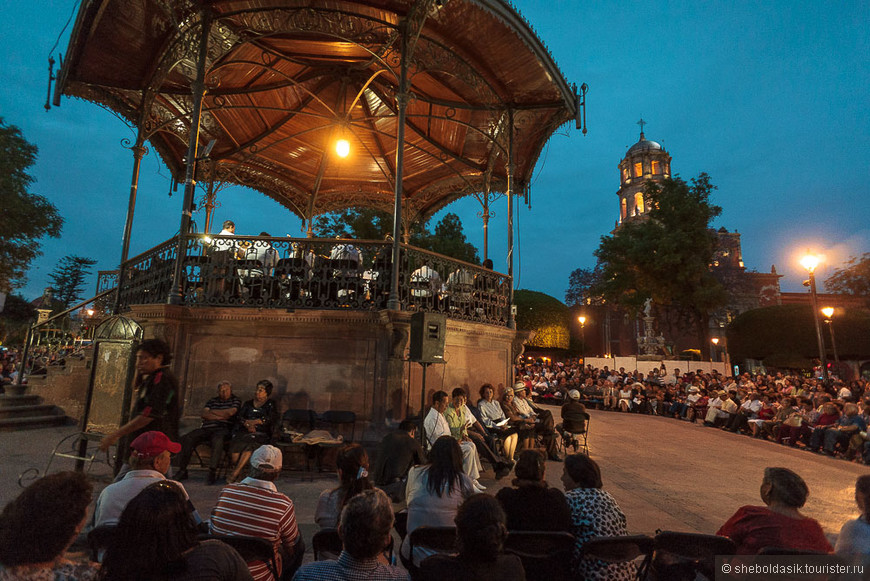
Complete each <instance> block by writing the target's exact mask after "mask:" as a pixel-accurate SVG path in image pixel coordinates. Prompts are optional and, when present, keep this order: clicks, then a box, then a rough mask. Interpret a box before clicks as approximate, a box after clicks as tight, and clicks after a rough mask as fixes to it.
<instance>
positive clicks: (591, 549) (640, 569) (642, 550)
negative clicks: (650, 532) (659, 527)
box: [580, 535, 654, 581]
mask: <svg viewBox="0 0 870 581" xmlns="http://www.w3.org/2000/svg"><path fill="white" fill-rule="evenodd" d="M653 549H654V540H653V538H652V537H650V536H647V535H632V536H619V537H597V538H594V539H592V540H590V541H587V542H586V543H585V544H584V545H583V548H582V549H581V551H580V555H581V558H588V559H598V560H599V561H605V562H607V563H635V564H636V565H637V574H636V575H635V579H637V580H638V581H640V580H642V579H644V578H645V577H646V573H647V570H648V569H649V565H650V562H651V561H652V556H653ZM640 557H643V559H642V560H641V562H640V563H636V561H637V560H638V559H639V558H640Z"/></svg>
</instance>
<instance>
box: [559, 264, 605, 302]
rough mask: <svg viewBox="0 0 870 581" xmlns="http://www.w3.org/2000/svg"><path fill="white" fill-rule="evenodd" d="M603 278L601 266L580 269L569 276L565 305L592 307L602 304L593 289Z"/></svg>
mask: <svg viewBox="0 0 870 581" xmlns="http://www.w3.org/2000/svg"><path fill="white" fill-rule="evenodd" d="M600 278H601V266H600V264H596V265H595V268H578V269H576V270H574V271H572V272H571V274H570V275H569V276H568V288H567V289H566V290H565V303H567V304H568V306H569V307H573V306H577V305H590V304H597V303H599V302H600V297H599V296H597V295H595V294H593V292H592V289H593V287H594V286H595V285H596V284H597V283H598V282H599V280H600Z"/></svg>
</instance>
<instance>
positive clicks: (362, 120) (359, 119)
mask: <svg viewBox="0 0 870 581" xmlns="http://www.w3.org/2000/svg"><path fill="white" fill-rule="evenodd" d="M204 13H208V14H209V15H210V18H211V27H210V33H209V43H208V57H207V59H206V63H207V64H206V74H205V84H206V89H207V93H206V97H205V101H204V112H203V116H202V125H201V134H200V141H199V143H200V145H201V146H203V145H205V144H208V143H209V142H210V141H212V140H214V141H215V144H214V147H213V149H212V151H211V153H210V160H211V161H210V162H208V163H200V164H199V167H198V171H199V176H198V177H199V179H200V180H203V179H206V176H205V175H204V172H206V171H211V170H212V169H213V170H214V172H215V173H214V175H215V176H216V179H217V180H218V181H221V182H229V183H237V184H240V185H245V186H249V187H251V188H254V189H256V190H259V191H261V192H263V193H265V194H266V195H268V196H270V197H272V198H274V199H275V200H276V201H278V202H279V203H281V204H283V205H284V206H286V207H287V208H289V209H290V210H291V211H293V212H294V213H296V214H297V215H299V216H300V217H302V218H303V219H304V218H308V217H310V216H316V215H317V214H320V213H323V212H329V211H333V210H338V209H342V208H346V207H350V206H368V207H374V208H379V209H383V210H386V211H392V207H393V190H394V181H395V172H396V143H397V138H396V130H397V127H396V125H397V116H396V110H397V107H396V95H397V91H398V85H399V71H400V61H401V56H400V55H401V45H402V42H401V38H402V35H401V32H400V31H401V26H400V24H401V23H407V26H408V29H409V30H410V31H411V34H410V38H411V41H410V45H409V50H408V53H409V58H408V63H409V68H408V79H409V83H410V93H411V98H410V100H409V102H408V108H407V120H406V125H405V158H404V160H405V161H404V180H403V184H404V190H403V195H404V198H403V199H404V201H403V205H404V207H405V208H407V210H408V214H406V217H410V218H411V219H412V220H413V219H418V218H425V217H428V216H430V215H431V214H432V213H434V212H436V211H437V210H438V209H440V208H441V207H443V206H444V205H446V204H448V203H450V202H451V201H453V200H455V199H457V198H459V197H461V196H464V195H468V194H473V193H477V192H483V191H486V189H487V184H488V183H489V185H490V188H491V190H492V191H504V190H505V189H506V175H507V172H506V161H507V148H508V138H507V137H508V127H509V111H510V112H512V113H511V114H512V115H513V123H514V128H515V129H514V131H515V139H514V151H515V159H516V169H515V173H514V177H515V180H516V184H515V191H517V192H522V191H523V190H524V188H525V187H526V186H527V185H528V183H529V180H530V178H531V175H532V172H533V170H534V166H535V163H536V161H537V159H538V156H539V154H540V152H541V149H542V148H543V146H544V144H545V143H546V141H547V140H548V139H549V137H550V136H551V135H552V133H553V132H554V131H555V130H556V129H557V128H558V127H559V126H560V125H562V124H564V123H565V122H567V121H570V120H572V119H574V118H575V116H576V111H577V105H576V98H575V90H574V89H573V88H572V87H569V85H568V83H567V82H566V81H565V79H564V78H563V76H562V74H561V72H560V71H559V70H558V68H557V66H556V64H555V63H554V61H553V59H552V57H551V55H550V54H549V52H548V51H547V49H546V48H545V47H544V46H543V44H542V43H541V41H540V40H539V39H538V38H537V36H536V35H535V33H534V32H533V31H532V30H531V28H530V26H529V24H528V23H527V22H526V21H525V20H524V19H523V18H522V17H521V16H520V15H519V14H518V13H517V12H516V10H514V9H513V8H512V7H511V6H510V5H509V4H508V3H506V2H503V1H500V0H478V1H472V0H440V1H437V0H427V1H422V0H418V1H416V2H415V1H414V0H392V1H390V0H368V1H343V0H141V1H138V2H131V1H129V0H84V1H83V3H82V7H81V9H80V11H79V15H78V18H77V21H76V26H75V29H74V30H73V34H72V37H71V39H70V46H69V50H68V53H67V58H66V60H65V61H64V63H63V67H62V69H61V72H60V74H59V77H58V85H57V92H56V97H55V98H56V100H58V99H59V96H60V94H65V95H69V96H74V97H80V98H83V99H86V100H89V101H93V102H96V103H99V104H101V105H103V106H105V107H108V108H109V109H111V110H113V111H115V112H117V113H118V114H120V115H121V116H123V117H124V118H126V119H127V120H128V121H129V122H130V123H132V124H133V125H135V126H138V127H141V128H142V130H143V132H144V135H145V137H146V139H147V140H148V141H149V142H150V144H151V146H152V147H153V148H154V149H156V150H157V151H158V152H159V154H160V155H161V156H162V158H163V160H164V161H165V163H166V164H167V165H168V166H169V168H170V169H171V171H172V172H173V173H174V175H175V176H176V177H177V178H180V177H181V176H182V175H183V173H184V157H185V155H186V150H187V141H188V134H189V130H190V111H191V109H192V97H191V83H192V81H193V79H194V78H195V75H196V60H197V54H198V47H199V44H200V39H201V36H202V33H201V29H202V27H201V26H200V23H201V22H202V18H203V17H202V14H204ZM415 32H416V33H417V34H415ZM339 137H343V138H345V139H347V140H348V141H349V142H350V145H351V155H350V156H349V157H347V158H345V159H341V158H339V157H338V156H337V155H336V154H335V153H334V150H333V145H332V144H333V143H334V141H335V140H336V139H337V138H339ZM212 164H214V165H212Z"/></svg>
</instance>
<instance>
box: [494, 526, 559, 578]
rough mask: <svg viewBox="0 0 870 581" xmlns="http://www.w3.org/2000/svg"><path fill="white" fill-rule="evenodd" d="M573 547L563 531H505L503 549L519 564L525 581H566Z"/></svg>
mask: <svg viewBox="0 0 870 581" xmlns="http://www.w3.org/2000/svg"><path fill="white" fill-rule="evenodd" d="M574 544H575V539H574V535H572V534H571V533H567V532H563V531H509V532H508V536H507V539H506V540H505V543H504V550H505V552H506V553H511V554H513V555H516V556H517V557H519V558H520V560H521V561H522V562H523V568H524V569H525V570H526V580H527V581H561V580H563V579H564V580H565V581H568V580H569V579H572V578H573V577H572V572H571V552H572V551H573V550H574Z"/></svg>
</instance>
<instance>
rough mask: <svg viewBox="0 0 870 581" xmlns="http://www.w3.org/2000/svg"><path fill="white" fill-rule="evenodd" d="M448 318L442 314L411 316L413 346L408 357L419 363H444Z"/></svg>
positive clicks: (421, 313) (416, 314)
mask: <svg viewBox="0 0 870 581" xmlns="http://www.w3.org/2000/svg"><path fill="white" fill-rule="evenodd" d="M445 335H447V316H446V315H442V314H440V313H423V312H420V313H414V314H413V315H411V345H410V349H409V353H408V356H409V358H410V359H411V361H416V362H417V363H442V362H443V361H444V337H445Z"/></svg>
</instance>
